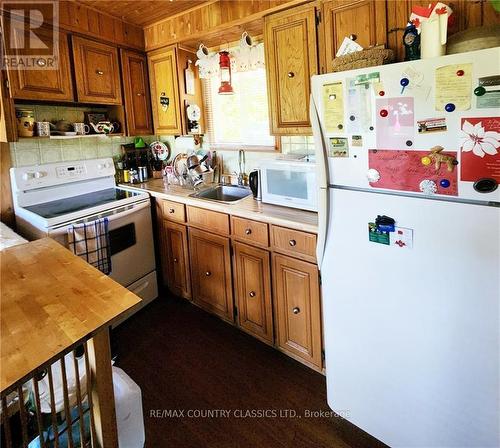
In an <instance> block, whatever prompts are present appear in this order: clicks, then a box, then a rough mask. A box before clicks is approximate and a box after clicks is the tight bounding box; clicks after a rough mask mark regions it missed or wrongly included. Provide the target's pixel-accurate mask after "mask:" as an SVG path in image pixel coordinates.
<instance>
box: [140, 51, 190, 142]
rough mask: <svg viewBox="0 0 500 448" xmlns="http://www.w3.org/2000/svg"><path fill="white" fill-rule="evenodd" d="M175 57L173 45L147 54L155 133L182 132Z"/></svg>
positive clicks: (175, 52)
mask: <svg viewBox="0 0 500 448" xmlns="http://www.w3.org/2000/svg"><path fill="white" fill-rule="evenodd" d="M176 57H177V49H176V48H175V47H171V48H169V49H166V50H161V52H159V53H156V52H155V53H153V54H151V55H149V56H148V62H149V81H150V84H151V98H152V101H151V102H152V106H153V119H154V128H155V132H156V133H157V134H174V135H175V134H182V123H181V114H180V105H179V85H178V79H177V60H176Z"/></svg>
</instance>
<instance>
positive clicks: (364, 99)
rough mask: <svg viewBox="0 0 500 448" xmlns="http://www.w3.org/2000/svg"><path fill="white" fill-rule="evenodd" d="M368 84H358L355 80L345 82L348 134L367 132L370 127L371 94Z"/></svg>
mask: <svg viewBox="0 0 500 448" xmlns="http://www.w3.org/2000/svg"><path fill="white" fill-rule="evenodd" d="M371 90H372V89H370V85H369V84H358V83H357V80H356V79H355V78H351V79H349V80H347V107H346V108H347V111H346V112H347V114H346V115H347V122H346V131H347V132H348V133H350V134H362V133H364V132H368V131H369V129H370V126H371V125H372V94H371Z"/></svg>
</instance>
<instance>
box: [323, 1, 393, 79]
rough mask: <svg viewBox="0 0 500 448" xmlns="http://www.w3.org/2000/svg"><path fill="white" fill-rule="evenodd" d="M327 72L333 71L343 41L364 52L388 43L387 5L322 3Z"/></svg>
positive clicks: (340, 2)
mask: <svg viewBox="0 0 500 448" xmlns="http://www.w3.org/2000/svg"><path fill="white" fill-rule="evenodd" d="M323 26H324V40H325V50H324V51H325V54H324V58H325V61H326V71H327V72H331V71H332V61H333V59H334V58H335V55H336V53H337V50H338V49H339V47H340V45H341V44H342V41H343V40H344V38H345V37H350V38H351V39H353V40H355V41H356V42H357V43H358V44H359V45H361V46H362V47H363V48H368V47H372V46H375V45H381V44H385V43H386V42H387V24H386V2H384V1H377V0H361V1H359V0H358V1H353V0H332V1H327V2H324V3H323Z"/></svg>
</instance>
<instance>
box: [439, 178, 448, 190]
mask: <svg viewBox="0 0 500 448" xmlns="http://www.w3.org/2000/svg"><path fill="white" fill-rule="evenodd" d="M439 185H441V186H442V187H443V188H448V187H449V186H450V181H449V180H448V179H441V180H440V181H439Z"/></svg>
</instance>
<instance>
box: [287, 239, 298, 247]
mask: <svg viewBox="0 0 500 448" xmlns="http://www.w3.org/2000/svg"><path fill="white" fill-rule="evenodd" d="M288 244H290V246H292V247H293V246H296V245H297V241H295V240H290V241H288Z"/></svg>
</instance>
